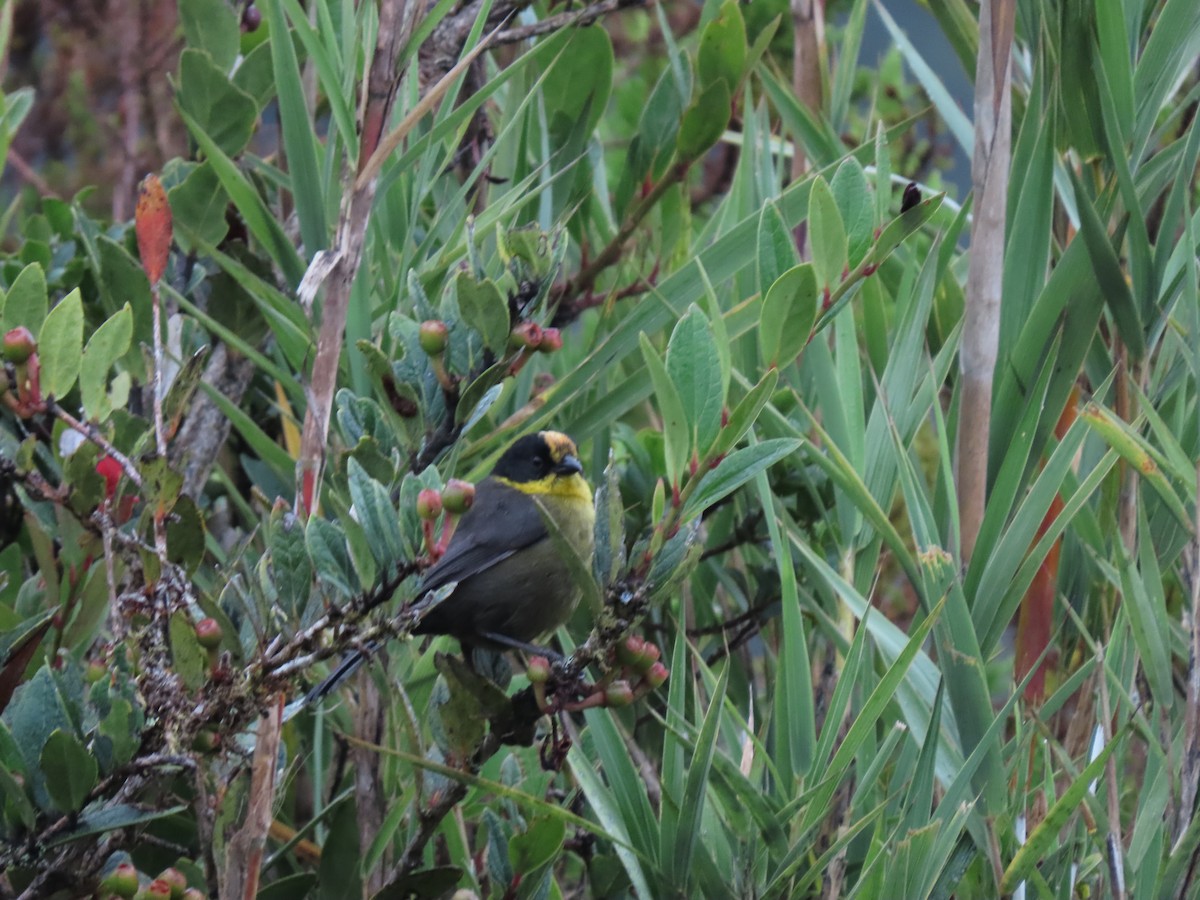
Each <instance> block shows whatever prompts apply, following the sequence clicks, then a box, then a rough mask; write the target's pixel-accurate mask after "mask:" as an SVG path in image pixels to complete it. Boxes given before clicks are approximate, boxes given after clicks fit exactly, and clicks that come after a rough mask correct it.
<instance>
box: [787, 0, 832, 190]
mask: <svg viewBox="0 0 1200 900" xmlns="http://www.w3.org/2000/svg"><path fill="white" fill-rule="evenodd" d="M791 7H792V34H793V38H794V39H793V41H792V48H793V49H792V90H793V91H795V93H796V99H798V100H799V101H800V103H801V104H802V105H803V106H804V107H805V108H806V109H809V110H812V111H813V112H814V113H817V112H819V111H820V109H821V97H822V79H821V74H822V73H821V43H822V41H823V40H824V35H825V4H824V2H823V0H791ZM807 168H808V166H807V161H806V160H805V158H804V150H803V149H801V147H800V143H799V141H798V140H797V142H796V143H795V145H794V146H793V148H792V180H795V179H797V178H799V177H800V176H801V175H803V174H804V171H805V169H807Z"/></svg>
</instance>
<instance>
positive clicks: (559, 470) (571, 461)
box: [554, 453, 583, 475]
mask: <svg viewBox="0 0 1200 900" xmlns="http://www.w3.org/2000/svg"><path fill="white" fill-rule="evenodd" d="M581 472H583V463H581V462H580V461H579V460H578V459H577V458H576V457H575V455H574V454H573V453H568V454H567V455H566V456H564V457H563V458H562V460H561V461H560V462H559V464H558V465H557V466H555V467H554V474H555V475H579V474H580V473H581Z"/></svg>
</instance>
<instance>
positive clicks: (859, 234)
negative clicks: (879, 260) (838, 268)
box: [829, 156, 875, 269]
mask: <svg viewBox="0 0 1200 900" xmlns="http://www.w3.org/2000/svg"><path fill="white" fill-rule="evenodd" d="M829 188H830V190H831V191H832V192H833V199H834V201H835V202H836V203H837V208H838V212H839V213H840V214H841V217H842V222H843V224H844V225H845V227H846V241H847V254H848V257H847V259H848V264H849V266H850V268H851V269H853V268H854V267H855V266H857V265H858V264H859V263H860V262H862V261H863V260H864V259H866V256H867V253H868V251H869V250H870V249H871V243H872V242H873V241H874V240H875V213H874V208H875V207H874V198H873V197H872V196H871V187H870V184H869V183H868V182H867V173H866V172H864V171H863V167H862V164H861V163H860V162H859V161H858V160H857V159H855V158H854V157H853V156H851V157H850V158H848V159H847V160H846V161H845V162H844V163H842V164H841V165H840V166H838V168H837V171H836V172H834V173H833V180H832V181H830V182H829Z"/></svg>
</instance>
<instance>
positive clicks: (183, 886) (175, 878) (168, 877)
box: [158, 867, 188, 900]
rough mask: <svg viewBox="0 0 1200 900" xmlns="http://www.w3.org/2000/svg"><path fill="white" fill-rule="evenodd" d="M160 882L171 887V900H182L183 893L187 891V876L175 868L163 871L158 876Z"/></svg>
mask: <svg viewBox="0 0 1200 900" xmlns="http://www.w3.org/2000/svg"><path fill="white" fill-rule="evenodd" d="M158 880H159V881H165V882H166V883H167V884H168V885H169V886H170V888H171V900H180V898H182V897H183V892H184V891H186V890H187V886H188V883H187V876H186V875H184V874H183V873H182V872H180V871H179V870H178V869H176V868H174V867H172V868H170V869H163V870H162V872H160V873H159V875H158Z"/></svg>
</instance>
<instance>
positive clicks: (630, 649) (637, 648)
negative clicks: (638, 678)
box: [617, 634, 646, 667]
mask: <svg viewBox="0 0 1200 900" xmlns="http://www.w3.org/2000/svg"><path fill="white" fill-rule="evenodd" d="M645 649H646V642H645V641H644V640H642V639H641V638H640V637H638V636H637V635H636V634H631V635H629V637H627V638H625V640H623V641H621V643H619V644H617V662H619V663H620V664H621V665H623V666H632V667H636V666H637V664H638V662H639V660H641V658H642V653H644V652H645Z"/></svg>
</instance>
